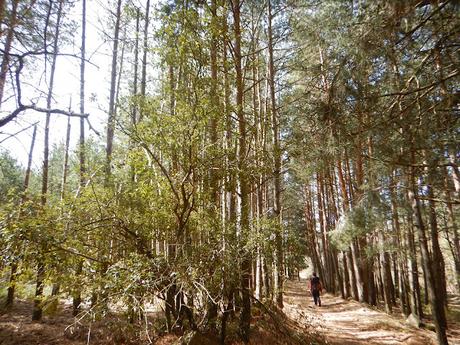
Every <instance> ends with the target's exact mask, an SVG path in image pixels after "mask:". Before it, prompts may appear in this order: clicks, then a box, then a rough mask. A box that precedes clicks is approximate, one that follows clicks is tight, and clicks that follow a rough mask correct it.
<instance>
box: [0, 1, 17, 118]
mask: <svg viewBox="0 0 460 345" xmlns="http://www.w3.org/2000/svg"><path fill="white" fill-rule="evenodd" d="M18 4H19V0H13V1H12V4H11V13H10V20H9V25H8V29H7V30H8V32H7V34H6V38H5V46H4V48H3V52H2V55H3V59H2V65H1V67H0V109H1V106H2V101H3V93H4V90H5V83H6V77H7V74H8V70H9V67H10V66H9V64H10V51H11V45H12V43H13V39H14V29H15V27H16V23H17V15H18ZM2 12H3V8H2ZM2 14H3V13H2Z"/></svg>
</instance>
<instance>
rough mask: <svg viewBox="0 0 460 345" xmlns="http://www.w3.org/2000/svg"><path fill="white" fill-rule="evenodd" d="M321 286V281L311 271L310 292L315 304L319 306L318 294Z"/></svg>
mask: <svg viewBox="0 0 460 345" xmlns="http://www.w3.org/2000/svg"><path fill="white" fill-rule="evenodd" d="M322 290H323V288H322V286H321V281H320V279H319V277H318V276H317V275H316V273H315V272H313V277H311V278H310V293H311V295H312V296H313V300H314V301H315V305H319V306H320V307H321V297H320V294H321V292H322Z"/></svg>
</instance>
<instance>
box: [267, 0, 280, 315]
mask: <svg viewBox="0 0 460 345" xmlns="http://www.w3.org/2000/svg"><path fill="white" fill-rule="evenodd" d="M267 8H268V14H267V17H268V18H267V21H268V28H267V31H268V66H269V67H268V68H269V71H270V73H269V85H270V100H271V103H270V105H271V107H270V111H271V115H272V131H273V134H272V135H273V157H274V172H273V174H274V188H273V193H274V195H273V198H274V206H275V207H274V212H275V217H276V221H277V228H278V229H277V231H276V233H275V245H276V261H275V263H276V272H275V274H277V275H278V277H277V280H276V281H277V282H278V285H277V286H275V290H276V291H275V294H276V304H277V305H278V307H279V308H283V281H284V253H283V235H282V219H281V218H282V215H281V148H280V144H279V115H278V111H277V108H276V96H275V64H274V58H273V49H274V45H273V33H272V5H271V0H268V1H267Z"/></svg>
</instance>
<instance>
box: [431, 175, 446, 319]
mask: <svg viewBox="0 0 460 345" xmlns="http://www.w3.org/2000/svg"><path fill="white" fill-rule="evenodd" d="M427 182H428V184H427V186H426V189H427V195H428V199H429V200H428V214H429V223H430V235H431V236H430V238H431V247H432V251H431V253H432V260H433V276H434V281H435V283H436V290H435V291H436V293H437V294H438V301H440V303H442V304H443V305H445V306H447V291H446V274H445V261H444V257H443V255H442V252H441V247H440V245H439V238H438V232H439V229H438V220H437V215H436V204H435V202H434V197H435V195H434V188H433V183H434V176H433V172H432V171H431V170H430V171H428V180H427ZM446 326H447V324H446Z"/></svg>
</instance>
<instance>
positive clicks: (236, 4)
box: [232, 0, 251, 343]
mask: <svg viewBox="0 0 460 345" xmlns="http://www.w3.org/2000/svg"><path fill="white" fill-rule="evenodd" d="M232 4H233V8H232V10H233V30H234V34H235V43H234V59H235V72H236V114H237V119H238V134H239V137H238V179H239V183H240V239H241V240H242V241H244V240H245V238H246V235H247V233H248V232H249V180H248V174H247V171H246V170H247V167H246V162H247V159H246V154H247V145H246V144H247V142H246V141H247V138H246V118H245V114H244V109H243V107H244V103H243V97H244V79H243V68H242V54H241V23H240V10H241V6H242V3H241V2H240V0H235V1H233V3H232ZM250 275H251V258H250V257H249V253H246V254H245V255H244V257H243V258H242V259H241V293H242V296H241V298H242V309H241V316H240V331H241V338H242V340H243V341H244V342H246V343H248V342H249V331H250V324H251V300H250V294H251V292H250V289H249V288H250V286H249V280H250Z"/></svg>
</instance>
